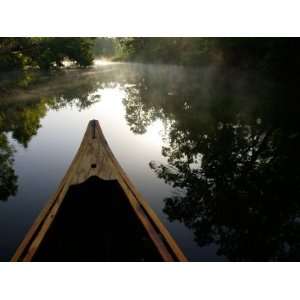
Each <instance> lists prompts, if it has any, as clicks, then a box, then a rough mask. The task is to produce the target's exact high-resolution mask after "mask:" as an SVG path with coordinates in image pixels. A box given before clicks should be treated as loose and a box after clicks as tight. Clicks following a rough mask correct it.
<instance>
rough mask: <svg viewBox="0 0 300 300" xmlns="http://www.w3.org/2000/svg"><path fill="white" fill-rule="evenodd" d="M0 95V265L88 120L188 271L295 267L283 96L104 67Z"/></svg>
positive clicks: (28, 78)
mask: <svg viewBox="0 0 300 300" xmlns="http://www.w3.org/2000/svg"><path fill="white" fill-rule="evenodd" d="M9 84H11V88H10V89H9V90H8V89H7V88H6V93H4V94H3V95H2V96H1V102H0V149H1V151H0V163H1V166H2V168H1V171H0V198H1V201H0V259H2V260H9V258H10V257H11V256H12V255H13V253H14V251H15V249H16V247H17V246H18V244H19V243H20V242H21V240H22V239H23V237H24V235H25V234H26V232H27V230H28V229H29V227H30V225H31V224H32V223H33V221H34V220H35V218H36V217H37V215H38V214H39V212H40V210H41V209H42V208H43V206H44V205H45V204H46V202H47V201H48V199H49V197H50V196H51V195H52V194H53V193H54V192H55V190H56V188H57V186H58V184H59V182H60V180H61V178H62V177H63V175H64V174H65V172H66V169H67V168H68V166H69V164H70V162H71V160H72V159H73V157H74V155H75V153H76V151H77V149H78V147H79V144H80V142H81V139H82V137H83V134H84V132H85V129H86V126H87V124H88V121H89V120H90V119H98V120H99V122H100V125H101V127H102V129H103V131H104V134H105V137H106V139H107V140H108V142H109V145H110V147H111V149H112V151H113V152H114V154H115V156H116V158H117V159H118V161H119V162H120V164H121V165H122V167H123V168H124V170H125V171H126V173H127V174H128V175H129V177H130V178H131V180H132V181H133V183H134V185H135V186H136V187H137V189H138V190H139V191H140V192H141V193H142V194H143V196H144V197H145V198H146V199H147V201H148V203H149V204H150V206H151V207H152V208H153V209H154V210H155V212H156V213H157V214H158V216H159V217H160V218H161V220H162V222H163V223H164V224H165V225H166V227H167V228H168V229H169V231H170V232H171V234H172V235H173V237H174V238H175V239H176V241H177V242H178V244H179V245H180V247H181V248H182V249H183V251H184V253H185V254H186V255H187V257H188V258H189V259H190V260H195V261H219V260H221V261H223V260H233V261H235V260H246V261H247V260H299V257H300V255H299V250H300V249H299V245H300V238H299V236H300V235H299V233H300V227H299V226H300V223H299V217H300V216H299V212H300V209H299V208H300V205H299V204H300V203H299V199H300V197H299V196H300V195H299V193H300V191H299V186H300V185H299V183H300V182H299V180H300V179H299V178H300V176H299V175H300V174H299V172H300V171H299V170H300V168H299V167H300V161H299V157H298V153H299V150H300V149H299V145H300V141H299V138H300V133H299V126H298V125H299V124H298V121H297V120H298V119H297V107H295V106H293V109H292V108H291V107H292V104H291V103H293V102H292V100H291V99H293V96H294V94H293V87H288V86H280V85H279V84H278V83H274V82H270V81H268V80H266V79H264V78H263V77H262V76H260V74H257V73H256V72H254V71H252V72H250V71H248V72H246V71H244V72H242V71H238V70H233V69H231V70H224V69H220V68H219V67H217V66H211V67H205V68H193V67H188V68H186V67H179V66H173V65H154V64H153V65H150V64H148V65H145V64H133V63H109V62H107V61H106V62H102V61H96V62H95V64H94V66H93V67H91V68H87V69H76V68H70V69H63V70H61V71H59V72H54V73H39V72H28V74H25V75H24V77H22V76H19V75H18V76H17V75H16V74H7V75H6V77H5V78H2V81H1V86H6V87H7V86H9ZM117 221H118V220H116V222H117ZM120 226H122V224H120Z"/></svg>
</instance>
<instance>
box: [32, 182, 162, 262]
mask: <svg viewBox="0 0 300 300" xmlns="http://www.w3.org/2000/svg"><path fill="white" fill-rule="evenodd" d="M161 260H162V258H161V256H160V254H159V252H158V251H157V249H156V247H155V245H154V244H153V242H152V240H151V239H150V238H149V236H148V234H147V232H146V230H145V229H144V227H143V226H142V224H141V223H140V222H139V220H138V218H137V216H136V214H135V213H134V211H133V210H132V208H131V206H130V204H129V202H128V200H127V198H126V195H125V194H124V192H123V190H122V188H121V186H120V185H119V183H118V182H117V181H116V180H111V181H107V180H101V179H99V178H98V177H96V176H93V177H90V178H89V179H87V181H85V182H84V183H81V184H78V185H74V186H71V187H70V188H69V190H68V192H67V194H66V197H65V199H64V201H63V202H62V204H61V207H60V209H59V211H58V213H57V215H56V217H55V219H54V221H53V223H52V225H51V227H50V229H49V230H48V232H47V233H46V235H45V238H44V239H43V241H42V243H41V245H40V247H39V249H38V250H37V252H36V253H35V255H34V257H33V261H161Z"/></svg>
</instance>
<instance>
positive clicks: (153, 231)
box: [12, 120, 187, 261]
mask: <svg viewBox="0 0 300 300" xmlns="http://www.w3.org/2000/svg"><path fill="white" fill-rule="evenodd" d="M95 143H97V146H98V147H100V148H101V151H102V154H103V157H102V158H101V160H100V164H103V165H102V166H101V167H102V169H101V167H99V169H98V170H95V171H93V172H94V175H97V176H98V177H99V178H103V177H106V176H107V177H108V179H109V178H110V177H112V178H113V179H116V180H117V181H118V182H119V184H120V185H121V187H122V189H123V191H124V192H125V194H126V196H127V199H128V201H129V203H130V205H131V206H132V208H133V210H134V212H135V213H136V215H137V217H138V218H139V220H140V221H141V223H142V224H143V226H144V228H145V229H146V231H147V233H148V235H149V237H150V238H151V239H152V241H153V243H154V244H155V246H156V248H157V249H158V251H159V253H160V255H161V257H162V259H163V260H164V261H187V259H186V257H185V256H184V254H183V253H182V251H181V250H180V248H179V246H178V245H177V243H176V242H175V240H174V239H173V238H172V236H171V235H170V233H169V232H168V230H167V229H166V228H165V227H164V225H163V224H162V223H161V221H160V220H159V218H158V217H157V215H156V214H155V213H154V211H153V210H152V209H151V208H150V206H149V205H148V204H147V202H146V201H145V200H144V199H143V197H142V196H141V194H140V193H139V192H138V191H137V190H136V189H135V187H134V186H133V184H132V183H131V181H130V180H129V178H128V176H127V175H126V173H125V172H124V170H123V169H122V168H121V166H120V164H119V163H118V161H117V160H116V158H115V156H114V155H113V153H112V151H111V149H110V147H109V145H108V143H107V141H106V139H105V137H104V135H103V133H102V130H101V128H100V125H99V122H98V121H97V120H92V121H90V122H89V125H88V127H87V130H86V132H85V135H84V138H83V140H82V142H81V144H80V147H79V149H78V151H77V153H76V155H75V157H74V159H73V161H72V163H71V165H70V167H69V168H68V171H67V173H66V175H65V176H64V178H63V179H62V181H61V183H60V184H59V187H58V190H57V192H56V193H55V194H54V195H53V197H51V198H50V200H49V202H48V204H47V205H46V206H45V208H44V209H43V210H42V212H41V213H40V214H39V216H38V217H37V219H36V221H35V222H34V223H33V225H32V226H31V228H30V229H29V231H28V233H27V234H26V236H25V238H24V240H23V241H22V242H21V244H20V246H19V247H18V249H17V251H16V252H15V255H14V256H13V258H12V261H31V260H32V258H33V256H34V254H35V253H36V251H37V249H38V247H39V245H40V243H41V241H42V240H43V238H44V237H45V234H46V232H47V230H48V229H49V228H50V226H51V224H52V221H53V220H54V218H55V216H56V214H57V211H58V210H59V207H60V205H61V203H62V202H63V200H64V197H65V195H66V193H67V190H68V188H69V186H70V185H72V184H75V183H79V182H80V181H83V180H86V179H87V178H88V177H89V176H91V175H93V174H91V170H90V165H87V167H86V166H85V165H84V164H83V163H82V161H84V158H85V156H86V155H92V154H99V153H96V152H95V153H93V150H95V149H94V148H93V147H92V146H91V145H94V144H95ZM100 148H98V149H100ZM95 151H96V150H95ZM98 159H100V158H98ZM80 168H81V169H82V168H84V171H79V169H80ZM108 169H110V170H108ZM105 171H106V173H104V172H105ZM78 174H80V175H78ZM82 174H83V177H82ZM103 179H106V178H103Z"/></svg>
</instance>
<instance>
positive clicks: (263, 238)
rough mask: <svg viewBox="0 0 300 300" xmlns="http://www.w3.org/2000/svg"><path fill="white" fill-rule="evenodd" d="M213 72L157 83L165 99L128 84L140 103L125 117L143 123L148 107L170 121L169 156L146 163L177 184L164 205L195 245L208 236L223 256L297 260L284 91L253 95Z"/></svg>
mask: <svg viewBox="0 0 300 300" xmlns="http://www.w3.org/2000/svg"><path fill="white" fill-rule="evenodd" d="M214 79H215V80H212V82H213V84H212V85H211V86H212V89H211V90H209V91H204V90H203V89H204V88H201V82H199V84H198V87H193V88H190V85H189V82H188V81H185V80H183V81H182V84H181V85H179V86H178V90H177V91H175V93H174V94H173V95H171V97H170V96H168V95H166V92H165V89H166V87H164V89H162V90H160V91H161V95H164V99H167V97H169V100H168V101H162V102H161V103H158V102H157V101H156V102H154V103H153V104H152V106H151V105H150V103H151V96H149V95H147V93H144V88H139V87H138V86H136V87H135V88H136V89H137V90H135V93H134V97H132V98H133V100H132V101H137V102H138V103H137V104H135V105H136V106H139V107H140V108H141V109H144V108H146V111H144V112H142V113H139V114H138V118H137V120H138V121H137V120H133V121H132V123H133V124H134V125H135V126H137V125H138V124H142V126H141V128H142V129H143V131H145V126H144V124H149V122H150V121H148V118H147V117H148V114H149V112H151V114H152V115H154V114H155V112H153V110H154V111H156V112H160V113H161V115H160V116H161V117H164V118H165V119H166V120H168V123H169V125H170V128H169V132H168V137H169V145H168V147H164V148H163V155H164V156H166V157H167V158H168V163H169V164H168V165H155V164H153V163H152V164H150V165H151V167H152V168H153V169H154V170H155V171H156V173H157V174H158V176H159V177H160V178H163V179H164V180H165V181H166V182H167V183H169V184H171V185H172V186H173V187H175V188H180V190H182V193H180V194H176V196H174V197H170V198H168V199H165V209H164V211H165V213H166V214H167V215H168V216H169V218H170V220H179V221H181V222H183V223H184V224H186V226H187V227H189V228H190V229H191V230H192V231H193V232H194V235H195V239H196V241H197V243H198V244H199V245H200V246H204V245H208V244H210V243H215V244H217V245H218V254H219V255H224V256H226V257H227V258H228V259H230V260H269V259H271V260H277V259H280V260H298V259H299V255H300V253H299V252H300V201H299V199H300V189H299V187H300V174H299V170H300V157H299V153H300V134H299V124H298V122H297V121H295V120H297V113H294V114H292V113H291V111H292V110H291V109H290V108H291V106H290V105H291V103H289V101H288V99H287V96H288V95H289V96H292V93H291V92H290V94H287V92H286V91H287V90H288V89H284V91H283V90H282V91H280V92H279V89H278V88H276V90H273V91H272V90H270V89H269V90H268V91H266V94H265V95H264V96H265V97H262V96H261V95H259V96H258V97H257V98H255V97H254V95H255V94H253V93H252V94H251V90H252V89H253V86H251V89H249V88H247V87H246V82H242V83H241V82H239V88H240V86H241V85H242V84H243V86H244V87H245V91H244V92H245V93H244V94H243V93H242V92H241V91H240V90H239V91H238V93H237V90H236V88H235V87H234V85H233V84H232V82H234V80H233V78H231V83H230V82H228V81H226V80H225V79H224V78H223V77H221V78H219V77H218V75H216V77H215V78H214ZM146 82H147V85H146V86H147V89H146V90H150V91H151V90H155V91H156V93H157V90H158V89H157V85H156V84H155V83H156V79H153V80H152V81H151V78H148V80H146ZM208 84H209V83H207V82H206V84H205V88H207V85H208ZM251 84H253V82H251ZM166 85H167V86H168V84H166ZM203 86H204V85H203ZM263 88H264V87H262V86H257V89H258V90H264V89H263ZM136 95H138V96H136ZM266 95H269V96H268V98H266V97H267V96H266ZM148 96H149V97H148ZM284 96H285V98H284ZM128 97H130V94H128ZM156 99H157V98H156ZM269 99H271V100H269ZM281 99H285V102H283V101H282V100H281ZM139 102H140V103H139ZM125 104H127V102H125ZM241 104H243V105H241ZM293 105H294V106H292V107H293V108H294V109H295V111H297V109H296V108H297V105H296V104H295V103H294V104H293ZM143 116H147V117H146V118H145V120H139V118H143ZM131 117H133V118H134V114H131ZM127 120H128V121H131V119H130V118H128V119H127ZM130 125H132V124H130ZM135 130H136V131H138V129H135Z"/></svg>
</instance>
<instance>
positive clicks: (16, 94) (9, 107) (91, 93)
mask: <svg viewBox="0 0 300 300" xmlns="http://www.w3.org/2000/svg"><path fill="white" fill-rule="evenodd" d="M73 73H74V74H72V72H71V73H70V72H67V73H62V74H59V75H58V76H57V75H55V76H51V74H45V73H39V72H36V73H33V75H29V74H27V73H22V74H16V73H12V74H8V75H7V78H5V79H6V80H4V82H3V80H2V81H1V87H3V86H5V88H2V95H1V96H2V97H1V98H2V99H1V102H0V200H3V201H5V200H7V199H8V198H9V197H10V196H14V195H15V194H16V192H17V189H18V185H17V179H18V178H17V176H16V175H15V170H14V167H13V162H14V147H13V146H12V145H11V144H10V143H9V141H8V139H7V133H11V135H12V137H13V139H15V140H16V141H17V142H18V143H19V144H21V145H22V146H23V147H24V148H27V146H28V144H29V142H30V140H31V138H32V137H33V136H35V135H36V134H37V132H38V129H39V128H40V127H41V125H40V120H41V119H42V118H43V117H44V116H45V115H46V113H47V111H48V110H49V109H54V110H59V109H62V108H63V107H65V106H66V105H69V106H75V107H76V108H77V109H78V110H83V109H85V108H88V107H89V106H90V105H92V104H94V103H96V102H97V101H99V99H100V96H99V95H98V94H95V91H96V90H97V85H96V83H95V80H93V79H92V78H91V77H90V76H86V77H84V78H83V80H78V79H79V77H78V72H73ZM2 76H3V75H2ZM80 78H81V76H80ZM76 79H77V80H78V81H74V82H73V83H72V84H70V82H72V80H76ZM31 81H34V82H35V84H34V86H33V87H32V86H31V89H30V90H29V92H28V91H27V92H24V90H19V88H20V87H23V88H24V87H27V86H28V85H29V83H30V82H31ZM49 81H50V82H51V87H52V88H49V87H48V86H45V83H46V84H47V83H48V82H49ZM24 82H26V84H23V83H24ZM8 88H11V89H12V92H7V89H8Z"/></svg>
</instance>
